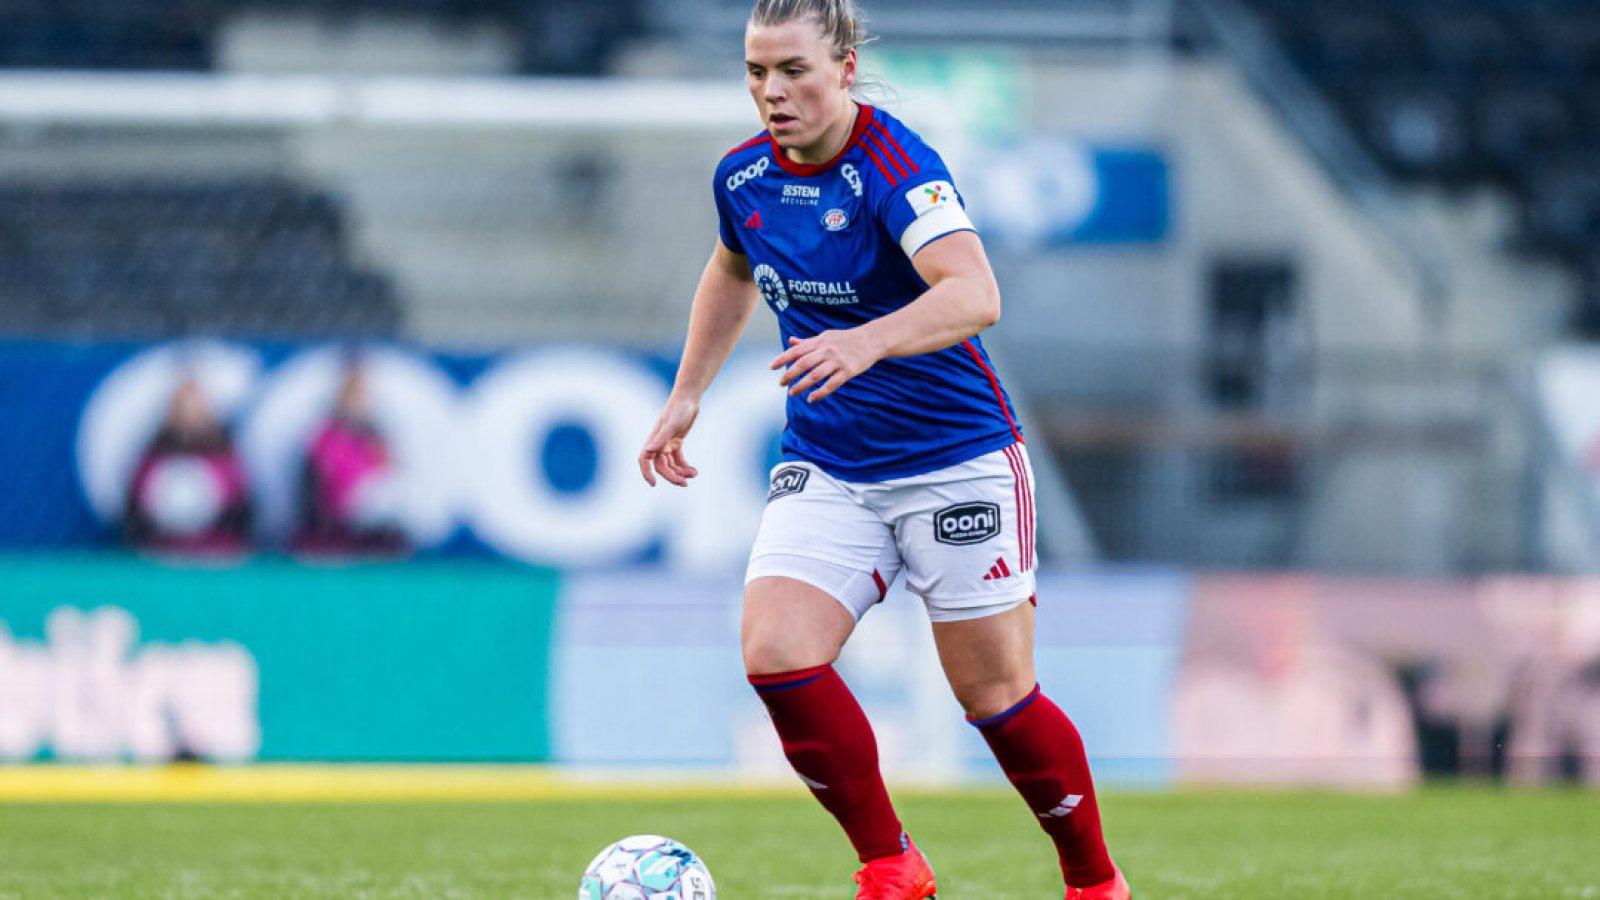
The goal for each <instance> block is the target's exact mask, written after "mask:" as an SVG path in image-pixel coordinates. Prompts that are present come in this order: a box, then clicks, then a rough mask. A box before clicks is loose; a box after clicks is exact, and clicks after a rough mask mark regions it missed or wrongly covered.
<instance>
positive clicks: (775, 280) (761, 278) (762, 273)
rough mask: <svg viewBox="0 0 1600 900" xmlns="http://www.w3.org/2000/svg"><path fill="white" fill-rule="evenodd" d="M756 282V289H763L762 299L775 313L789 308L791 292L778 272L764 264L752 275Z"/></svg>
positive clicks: (757, 267)
mask: <svg viewBox="0 0 1600 900" xmlns="http://www.w3.org/2000/svg"><path fill="white" fill-rule="evenodd" d="M750 274H751V275H752V276H753V277H754V278H755V280H756V287H758V288H760V289H761V299H763V300H765V301H767V305H768V306H770V307H772V309H773V311H775V312H783V311H784V310H786V309H788V308H789V290H788V288H785V287H784V286H783V276H781V275H779V274H778V270H777V269H774V268H773V267H771V266H769V265H767V264H766V263H762V264H761V265H759V266H756V268H755V271H753V272H751V273H750Z"/></svg>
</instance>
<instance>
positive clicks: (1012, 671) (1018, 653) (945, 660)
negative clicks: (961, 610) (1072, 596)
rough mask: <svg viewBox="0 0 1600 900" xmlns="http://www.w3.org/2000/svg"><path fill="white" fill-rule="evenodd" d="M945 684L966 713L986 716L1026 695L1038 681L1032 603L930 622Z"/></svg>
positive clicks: (994, 713)
mask: <svg viewBox="0 0 1600 900" xmlns="http://www.w3.org/2000/svg"><path fill="white" fill-rule="evenodd" d="M933 642H934V645H935V646H936V647H937V648H938V650H939V663H940V665H941V666H943V667H944V673H945V678H946V679H947V680H948V681H949V682H950V689H951V691H952V692H954V693H955V695H956V700H957V702H959V703H960V704H961V708H962V709H963V710H965V711H966V713H967V715H968V716H970V717H971V718H974V719H986V718H988V717H990V716H994V715H998V714H1000V713H1002V712H1005V711H1006V710H1008V709H1010V708H1011V707H1012V706H1014V705H1015V704H1016V703H1017V701H1019V700H1021V699H1022V698H1024V697H1026V696H1027V695H1028V693H1029V692H1030V691H1032V690H1033V686H1034V685H1035V684H1036V683H1037V682H1038V675H1037V674H1036V673H1035V670H1034V662H1033V604H1031V603H1028V602H1026V601H1023V602H1020V603H1016V604H1014V605H1012V606H1011V607H1010V608H1008V609H1006V610H1005V611H1003V612H997V613H994V614H993V615H987V616H982V617H979V618H973V619H959V620H955V621H945V622H934V623H933Z"/></svg>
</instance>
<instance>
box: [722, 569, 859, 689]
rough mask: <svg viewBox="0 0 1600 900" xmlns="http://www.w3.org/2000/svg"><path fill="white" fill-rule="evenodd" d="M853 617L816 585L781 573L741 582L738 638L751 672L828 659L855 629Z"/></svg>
mask: <svg viewBox="0 0 1600 900" xmlns="http://www.w3.org/2000/svg"><path fill="white" fill-rule="evenodd" d="M855 627H856V617H855V616H854V615H852V614H851V612H850V610H849V609H847V608H846V607H845V606H844V605H843V604H841V603H840V602H839V601H838V600H837V599H835V598H834V597H832V596H830V595H829V594H828V593H826V592H824V591H823V590H821V589H820V588H817V587H815V586H813V585H810V584H807V583H806V582H804V581H799V580H796V579H794V578H786V577H782V576H765V577H761V578H756V579H753V580H751V581H749V582H747V583H746V584H745V586H744V614H743V618H742V619H741V621H740V634H739V643H740V646H741V647H742V648H743V651H744V665H745V671H747V672H749V673H750V674H752V675H764V674H770V673H773V672H793V671H795V670H796V669H808V668H811V667H812V666H822V665H828V664H830V663H832V662H833V661H834V660H835V659H838V657H839V651H840V650H841V649H843V648H844V642H845V641H846V640H848V639H849V638H850V634H851V632H853V631H855Z"/></svg>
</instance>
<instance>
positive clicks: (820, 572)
mask: <svg viewBox="0 0 1600 900" xmlns="http://www.w3.org/2000/svg"><path fill="white" fill-rule="evenodd" d="M899 570H900V556H899V550H898V548H897V547H896V545H895V541H894V533H893V531H892V529H891V528H890V527H889V525H888V524H887V523H885V522H884V521H883V520H882V519H881V518H879V517H878V515H877V514H876V513H875V512H873V511H872V510H869V509H867V508H866V507H864V506H863V505H862V504H861V503H860V502H859V501H858V500H857V499H856V498H855V496H854V495H853V494H852V492H851V489H850V488H849V487H848V486H847V485H844V484H842V483H840V482H838V481H836V480H834V479H833V478H831V477H829V476H828V475H827V474H826V473H824V472H822V471H821V470H819V469H817V468H815V467H814V466H810V465H808V464H805V463H785V464H783V465H780V466H778V467H777V468H775V469H774V470H773V473H772V490H771V491H770V492H769V494H768V499H767V506H766V509H765V510H764V511H763V512H762V516H761V527H760V530H759V531H758V532H757V534H756V540H755V544H754V546H753V547H752V548H751V551H750V563H749V566H748V567H747V568H746V570H745V604H744V621H743V625H742V643H743V645H744V652H745V664H746V666H747V668H749V669H750V671H752V672H773V671H789V670H791V669H796V668H806V667H809V666H814V665H822V664H824V663H829V662H832V661H833V659H834V657H836V656H837V655H838V651H839V647H840V646H842V645H843V642H844V640H845V639H846V638H848V637H849V635H850V632H851V631H852V630H853V629H854V627H855V623H856V621H857V620H859V619H860V618H861V616H862V615H864V614H865V613H866V611H867V610H869V609H871V608H872V606H873V605H874V604H876V603H878V602H880V601H882V600H883V597H884V594H885V593H886V592H887V590H888V585H889V583H890V582H892V581H893V580H894V578H895V576H896V575H897V574H898V573H899ZM819 598H825V599H826V602H823V600H822V599H819Z"/></svg>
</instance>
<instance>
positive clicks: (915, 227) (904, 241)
mask: <svg viewBox="0 0 1600 900" xmlns="http://www.w3.org/2000/svg"><path fill="white" fill-rule="evenodd" d="M904 197H905V201H906V202H907V203H909V204H911V212H912V214H913V215H914V216H915V218H913V219H912V220H911V224H909V225H907V226H906V229H905V231H903V232H901V233H900V247H901V249H903V250H904V251H905V253H906V256H907V257H912V256H916V255H917V251H918V250H921V249H922V248H923V247H925V246H927V245H928V243H929V242H931V241H932V240H933V239H934V238H941V237H944V236H945V235H947V234H949V233H951V232H952V231H975V230H976V229H975V228H973V226H972V219H971V218H970V217H968V216H967V210H966V208H965V207H963V206H962V205H961V198H960V196H958V195H957V194H956V188H955V185H953V184H951V183H950V182H948V181H925V182H923V183H921V184H918V185H915V186H913V187H911V188H909V189H907V190H906V192H905V194H904Z"/></svg>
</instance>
